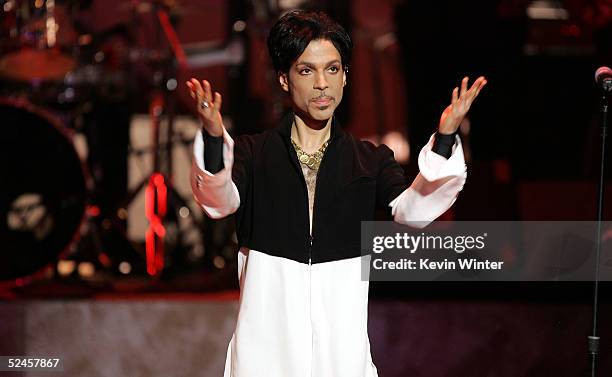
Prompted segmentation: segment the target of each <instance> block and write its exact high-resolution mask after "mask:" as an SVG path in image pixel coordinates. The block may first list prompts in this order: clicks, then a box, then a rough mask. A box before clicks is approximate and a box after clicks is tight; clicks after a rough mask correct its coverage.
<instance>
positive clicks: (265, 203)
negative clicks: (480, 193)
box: [191, 116, 466, 377]
mask: <svg viewBox="0 0 612 377" xmlns="http://www.w3.org/2000/svg"><path fill="white" fill-rule="evenodd" d="M292 124H293V118H292V116H288V117H285V118H284V120H283V121H282V123H281V125H280V126H279V127H277V128H275V129H272V130H268V131H266V132H263V133H261V134H257V135H253V136H241V137H239V138H237V139H236V141H235V142H234V140H233V139H232V138H231V137H230V136H229V134H228V133H227V132H226V131H225V130H224V133H223V166H224V168H223V169H222V170H221V171H219V172H217V173H216V174H212V173H210V172H208V171H207V170H206V168H205V164H204V158H203V156H204V142H203V137H202V134H201V132H200V133H198V134H197V136H196V139H195V141H194V161H193V166H192V175H191V181H192V188H193V193H194V196H195V198H196V201H197V202H198V203H199V204H200V206H201V207H202V209H203V210H204V211H205V212H206V213H207V214H208V215H209V216H210V217H212V218H221V217H225V216H227V215H229V214H232V213H234V212H236V221H237V235H238V241H239V244H240V245H241V248H240V252H239V255H238V261H239V270H238V277H239V280H240V290H241V299H240V308H239V313H238V322H237V324H236V329H235V332H234V334H233V337H232V339H231V341H230V344H229V346H228V353H227V359H226V366H225V377H229V376H232V377H258V376H266V377H307V376H308V377H311V376H317V377H318V376H321V377H322V376H333V377H373V376H377V372H376V367H375V366H374V364H373V363H372V359H371V356H370V344H369V340H368V335H367V300H368V282H367V281H362V280H361V256H360V255H361V252H360V226H361V221H367V220H373V219H374V212H375V209H376V208H377V207H380V206H388V207H390V209H391V214H392V215H393V218H394V220H395V221H397V222H400V223H408V222H413V221H420V222H430V221H432V220H434V219H435V218H436V217H438V216H440V215H441V214H442V213H443V212H444V211H446V210H447V209H448V208H449V207H450V206H451V205H452V204H453V202H454V201H455V199H456V197H457V194H458V193H459V191H460V190H461V189H462V188H463V185H464V183H465V179H466V168H465V162H464V157H463V151H462V148H461V141H460V139H459V137H456V140H455V145H454V146H453V147H452V154H451V156H450V157H449V158H448V159H446V158H445V157H442V156H440V155H438V154H437V153H434V152H432V150H431V148H432V145H433V143H434V137H433V136H432V138H431V139H430V141H429V143H428V144H427V145H426V146H425V147H424V148H423V149H422V150H421V152H420V154H419V160H418V162H419V169H420V173H419V174H418V175H417V177H416V178H415V179H414V181H413V182H412V184H411V185H410V186H408V182H407V180H406V178H405V175H404V171H403V169H402V167H401V166H400V165H399V164H398V163H397V162H396V161H395V159H394V158H393V152H392V151H391V150H390V149H389V148H388V147H386V146H385V145H381V146H375V145H373V144H372V143H369V142H365V141H360V140H357V139H355V138H354V137H353V136H351V135H350V134H349V133H347V132H345V131H344V130H342V128H341V127H340V126H339V124H338V123H337V122H336V121H334V122H332V129H331V142H330V144H329V146H328V148H327V150H326V152H325V155H324V157H323V160H322V162H321V165H320V168H319V172H318V176H317V183H316V190H315V202H314V211H313V219H310V218H309V217H310V216H309V211H308V192H307V188H306V182H305V180H304V177H303V174H302V170H301V167H300V164H299V162H298V160H297V155H296V153H295V151H294V149H293V147H292V145H291V141H290V135H291V127H292ZM311 220H312V234H311V233H310V221H311ZM247 271H248V272H247Z"/></svg>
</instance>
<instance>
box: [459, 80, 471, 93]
mask: <svg viewBox="0 0 612 377" xmlns="http://www.w3.org/2000/svg"><path fill="white" fill-rule="evenodd" d="M468 80H469V77H467V76H465V77H464V78H463V80H461V95H460V97H463V96H464V95H465V92H467V84H468Z"/></svg>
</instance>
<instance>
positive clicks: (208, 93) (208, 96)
mask: <svg viewBox="0 0 612 377" xmlns="http://www.w3.org/2000/svg"><path fill="white" fill-rule="evenodd" d="M202 88H203V89H204V96H203V97H204V100H205V101H208V102H211V101H212V99H213V96H212V87H211V86H210V83H209V82H208V81H206V80H202Z"/></svg>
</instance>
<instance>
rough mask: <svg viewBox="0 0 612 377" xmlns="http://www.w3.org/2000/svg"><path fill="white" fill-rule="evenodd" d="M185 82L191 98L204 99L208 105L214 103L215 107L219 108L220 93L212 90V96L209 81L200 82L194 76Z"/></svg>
mask: <svg viewBox="0 0 612 377" xmlns="http://www.w3.org/2000/svg"><path fill="white" fill-rule="evenodd" d="M185 84H186V85H187V87H188V88H189V95H190V96H191V98H193V99H195V100H197V101H200V100H204V101H206V102H208V103H209V104H210V105H214V107H215V108H216V109H218V110H220V109H221V102H222V98H221V94H219V93H218V92H214V96H213V90H212V86H211V85H210V82H208V81H207V80H202V82H200V81H198V80H197V79H195V78H191V79H189V80H188V81H187V82H186V83H185Z"/></svg>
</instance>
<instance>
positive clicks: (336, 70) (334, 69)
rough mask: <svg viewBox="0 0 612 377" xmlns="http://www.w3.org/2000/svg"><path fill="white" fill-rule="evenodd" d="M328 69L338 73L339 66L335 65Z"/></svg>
mask: <svg viewBox="0 0 612 377" xmlns="http://www.w3.org/2000/svg"><path fill="white" fill-rule="evenodd" d="M329 71H330V72H331V73H338V71H340V68H338V67H336V66H335V65H333V66H331V67H329Z"/></svg>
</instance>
